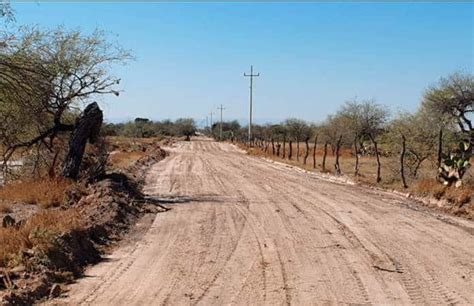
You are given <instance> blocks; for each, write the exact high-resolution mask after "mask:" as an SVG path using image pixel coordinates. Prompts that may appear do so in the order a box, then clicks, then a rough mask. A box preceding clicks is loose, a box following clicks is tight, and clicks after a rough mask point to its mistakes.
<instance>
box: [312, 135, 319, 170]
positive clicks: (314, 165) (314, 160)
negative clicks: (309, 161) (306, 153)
mask: <svg viewBox="0 0 474 306" xmlns="http://www.w3.org/2000/svg"><path fill="white" fill-rule="evenodd" d="M317 145H318V135H316V136H315V137H314V146H313V169H316V147H317Z"/></svg>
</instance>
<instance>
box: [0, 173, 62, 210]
mask: <svg viewBox="0 0 474 306" xmlns="http://www.w3.org/2000/svg"><path fill="white" fill-rule="evenodd" d="M70 186H71V183H70V182H68V181H65V180H50V179H43V180H37V181H24V182H21V181H20V182H13V183H11V184H8V185H6V186H3V187H1V188H0V199H1V200H5V201H13V202H22V203H27V204H35V205H40V206H41V207H43V208H50V207H57V206H60V205H61V204H62V203H63V201H64V197H65V192H66V191H67V190H68V188H69V187H70Z"/></svg>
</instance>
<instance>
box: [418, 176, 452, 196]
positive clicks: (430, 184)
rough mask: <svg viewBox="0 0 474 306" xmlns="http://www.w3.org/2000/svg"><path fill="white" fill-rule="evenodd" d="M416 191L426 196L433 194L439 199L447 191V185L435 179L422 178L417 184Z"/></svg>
mask: <svg viewBox="0 0 474 306" xmlns="http://www.w3.org/2000/svg"><path fill="white" fill-rule="evenodd" d="M414 191H415V192H417V193H420V194H422V195H425V196H428V195H432V196H433V197H435V198H436V199H438V200H439V199H441V198H442V197H443V196H444V194H445V193H446V186H444V185H443V184H441V183H440V182H438V181H437V180H435V179H420V180H419V181H418V182H417V184H416V185H415V187H414Z"/></svg>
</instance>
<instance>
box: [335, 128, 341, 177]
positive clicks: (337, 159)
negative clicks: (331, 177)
mask: <svg viewBox="0 0 474 306" xmlns="http://www.w3.org/2000/svg"><path fill="white" fill-rule="evenodd" d="M341 141H342V135H341V136H339V139H338V140H337V142H336V162H335V163H334V168H335V169H336V174H337V175H340V174H341V165H340V164H339V151H340V149H341Z"/></svg>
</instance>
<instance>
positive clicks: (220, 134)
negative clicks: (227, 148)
mask: <svg viewBox="0 0 474 306" xmlns="http://www.w3.org/2000/svg"><path fill="white" fill-rule="evenodd" d="M217 109H218V110H220V111H221V124H220V131H219V140H222V111H223V110H224V109H225V108H224V107H222V104H221V107H218V108H217Z"/></svg>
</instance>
